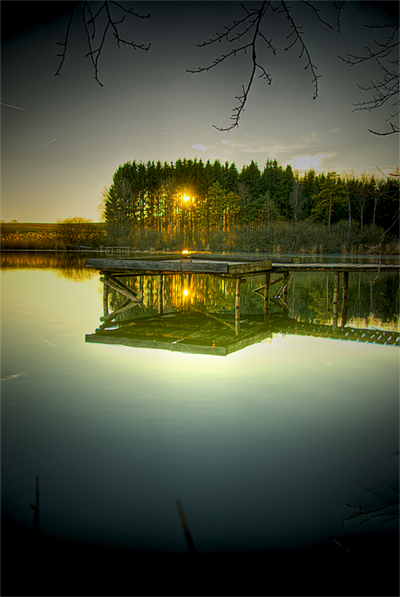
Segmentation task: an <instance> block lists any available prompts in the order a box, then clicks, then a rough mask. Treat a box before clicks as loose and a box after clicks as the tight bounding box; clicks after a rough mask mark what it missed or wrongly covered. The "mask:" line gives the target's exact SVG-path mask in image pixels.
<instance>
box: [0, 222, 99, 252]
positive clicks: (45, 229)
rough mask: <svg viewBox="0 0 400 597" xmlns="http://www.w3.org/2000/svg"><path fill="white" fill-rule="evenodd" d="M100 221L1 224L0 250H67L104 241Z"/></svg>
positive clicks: (97, 245)
mask: <svg viewBox="0 0 400 597" xmlns="http://www.w3.org/2000/svg"><path fill="white" fill-rule="evenodd" d="M105 241H106V225H105V224H104V222H98V223H97V222H96V223H93V222H90V223H83V224H75V223H67V224H64V223H57V224H47V223H19V222H12V223H6V224H1V249H2V250H27V251H29V250H68V249H71V248H73V247H76V246H90V247H100V246H102V245H104V244H106V242H105Z"/></svg>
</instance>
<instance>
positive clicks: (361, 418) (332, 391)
mask: <svg viewBox="0 0 400 597" xmlns="http://www.w3.org/2000/svg"><path fill="white" fill-rule="evenodd" d="M83 260H84V257H81V256H78V255H69V256H68V255H56V254H49V253H48V254H24V253H19V254H11V253H4V254H3V255H2V271H1V281H2V286H1V292H2V359H1V378H2V515H3V517H5V518H7V519H9V520H11V521H15V522H19V523H21V524H23V525H26V527H29V528H30V527H31V526H32V510H31V509H30V507H29V504H31V503H34V500H35V477H36V475H39V479H40V524H41V531H42V533H43V534H47V535H51V536H55V537H62V538H69V539H72V540H74V541H76V540H80V541H83V542H88V543H92V544H93V543H95V544H106V545H124V546H128V547H130V546H132V547H134V548H140V549H143V550H153V551H161V552H170V553H175V552H177V553H178V552H182V553H184V552H186V551H187V546H186V543H185V538H184V534H183V531H182V527H181V523H180V520H179V516H178V511H177V507H176V500H177V499H179V500H180V501H181V503H182V506H183V509H184V512H185V515H186V519H187V522H188V525H189V529H190V532H191V535H192V538H193V541H194V543H195V545H196V547H197V550H198V551H199V552H201V553H214V552H221V551H223V552H235V551H246V550H254V549H266V548H268V549H269V548H287V547H295V546H298V545H311V544H315V543H319V542H321V541H323V540H325V538H326V536H328V537H331V538H336V539H339V538H340V537H342V536H343V533H344V532H346V531H349V532H350V531H351V532H364V529H365V526H367V527H368V529H369V528H375V527H374V523H373V522H371V523H367V525H363V526H362V527H360V526H359V522H360V521H359V520H355V521H350V522H346V524H345V526H344V528H343V524H342V519H344V518H346V517H348V516H349V515H350V514H351V513H352V512H353V510H352V509H351V508H349V506H346V504H347V503H350V504H362V505H364V506H366V507H370V508H375V507H378V506H379V505H380V503H379V500H377V498H376V497H375V496H374V495H373V494H372V493H371V492H368V491H367V490H366V489H365V488H363V487H361V486H360V485H359V482H361V483H363V484H364V485H366V486H367V487H369V488H371V489H372V490H373V491H375V492H376V493H378V494H379V495H381V496H382V497H384V498H385V499H392V498H393V489H391V488H390V486H392V487H393V486H396V487H398V476H399V474H398V466H399V461H398V457H396V456H391V455H393V454H394V453H395V452H396V451H397V450H398V448H399V347H398V346H391V345H382V344H375V343H373V342H364V341H352V340H350V341H343V340H338V339H334V337H331V338H328V337H315V336H313V335H307V334H306V335H295V334H294V333H289V332H287V331H285V330H284V329H283V328H282V329H281V330H280V329H279V325H278V326H277V327H276V328H275V331H273V332H270V333H266V334H265V338H264V339H263V340H260V339H259V338H258V339H257V341H256V342H255V343H254V344H250V345H249V346H247V347H244V348H243V349H242V350H236V351H235V352H233V353H232V354H229V355H228V356H225V357H221V356H214V355H210V354H194V353H188V352H185V350H184V348H183V349H182V352H179V351H178V350H177V349H176V340H177V338H176V337H175V336H174V333H173V331H171V330H170V333H169V334H168V333H165V338H166V341H170V342H171V343H172V342H175V349H174V350H165V349H150V348H137V347H136V348H135V347H131V346H129V347H128V346H119V345H112V344H102V343H96V342H87V341H86V336H87V335H93V334H94V333H95V331H96V329H98V328H99V326H100V323H101V322H100V317H102V316H103V284H102V283H101V282H100V276H99V274H98V272H96V271H94V270H88V269H85V268H84V267H83ZM371 277H372V276H371V274H360V273H357V274H350V283H349V300H348V311H347V324H346V328H347V329H363V330H373V329H378V330H385V331H389V332H394V333H395V334H396V333H397V335H399V332H400V330H399V276H398V274H396V273H394V274H381V276H380V278H379V280H378V281H377V282H376V283H375V284H374V285H373V286H371V285H370V284H369V280H370V279H371ZM193 278H195V277H193ZM128 284H131V285H132V288H134V289H135V290H136V291H137V292H138V293H139V296H140V297H141V298H142V297H143V300H144V304H145V307H143V306H141V305H139V306H137V307H135V308H134V309H132V310H131V311H128V312H125V314H124V315H121V318H122V320H124V318H125V320H127V319H129V317H130V318H133V319H134V318H135V317H136V318H141V317H144V316H149V315H154V316H155V315H156V314H157V278H151V277H142V278H141V279H137V280H135V281H131V282H129V281H128ZM185 284H186V280H185V279H183V277H179V276H174V277H173V278H171V279H170V280H169V281H165V286H164V309H165V311H167V312H168V311H169V312H171V313H173V312H174V311H175V310H176V309H177V308H182V305H183V302H182V301H184V298H183V290H184V288H185ZM257 284H258V285H260V283H259V280H258V281H257V279H255V280H253V281H252V282H250V281H248V282H246V284H244V285H243V286H244V287H246V288H245V289H244V291H243V296H242V307H241V310H242V317H243V319H246V316H249V317H250V316H252V315H254V316H258V315H262V313H263V306H262V305H263V301H262V299H261V298H260V297H259V296H258V295H257V294H256V293H253V292H251V290H252V288H253V289H254V288H256V287H257ZM261 284H262V281H261ZM277 286H278V285H277ZM231 290H232V289H231V287H230V286H229V282H226V281H225V282H222V281H220V280H218V279H216V278H207V277H205V276H198V277H197V278H196V281H193V280H192V282H191V287H190V291H191V293H192V300H191V305H192V306H194V307H195V308H196V311H199V312H204V311H208V312H209V313H214V314H215V313H217V314H218V313H219V314H226V315H227V316H228V317H229V315H230V314H232V313H233V306H234V298H233V295H232V294H231ZM332 294H333V276H332V275H331V274H329V275H327V274H326V273H312V274H306V273H298V274H296V275H295V276H294V278H293V279H292V280H291V286H290V289H289V294H288V307H289V311H288V313H286V316H287V317H289V318H292V319H297V320H298V321H303V322H306V323H309V324H311V323H316V322H317V323H319V324H321V325H324V326H328V325H332ZM118 300H119V299H118V296H117V295H116V294H115V293H114V294H111V295H110V298H109V305H110V310H111V309H114V308H117V307H118V306H120V303H121V301H120V303H118ZM122 302H123V301H122ZM274 309H275V312H276V317H280V309H279V306H274V307H273V308H272V310H274ZM340 309H341V307H340V306H339V313H340ZM210 325H211V324H210ZM133 327H134V326H131V328H133ZM227 330H228V331H229V328H227ZM310 330H311V328H310V329H309V334H311V331H310ZM196 333H198V334H200V331H199V326H197V332H196ZM332 336H334V335H333V334H332ZM168 337H169V340H168ZM193 337H194V336H193ZM149 338H150V339H151V329H150V331H149ZM178 340H179V338H178ZM193 343H196V342H195V341H193V342H192V344H193ZM368 525H370V526H368ZM375 526H376V525H375Z"/></svg>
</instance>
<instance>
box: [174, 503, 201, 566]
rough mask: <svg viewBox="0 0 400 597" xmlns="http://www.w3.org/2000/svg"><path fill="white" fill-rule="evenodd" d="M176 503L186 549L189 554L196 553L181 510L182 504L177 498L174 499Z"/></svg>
mask: <svg viewBox="0 0 400 597" xmlns="http://www.w3.org/2000/svg"><path fill="white" fill-rule="evenodd" d="M176 505H177V508H178V513H179V518H180V519H181V523H182V528H183V532H184V533H185V539H186V543H187V546H188V550H189V553H190V555H196V554H197V550H196V548H195V545H194V543H193V539H192V535H191V534H190V532H189V528H188V525H187V522H186V518H185V514H184V512H183V508H182V504H181V502H180V501H179V500H176Z"/></svg>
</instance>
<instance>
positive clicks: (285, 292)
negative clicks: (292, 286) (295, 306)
mask: <svg viewBox="0 0 400 597" xmlns="http://www.w3.org/2000/svg"><path fill="white" fill-rule="evenodd" d="M283 282H284V283H285V282H286V284H285V285H284V287H283V296H282V300H283V302H284V303H285V304H286V305H287V302H288V283H289V272H285V274H284V277H283Z"/></svg>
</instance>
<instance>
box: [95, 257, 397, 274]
mask: <svg viewBox="0 0 400 597" xmlns="http://www.w3.org/2000/svg"><path fill="white" fill-rule="evenodd" d="M85 266H86V267H91V268H94V269H97V270H99V271H102V272H110V273H113V274H114V275H115V274H126V275H144V274H147V275H151V274H162V273H163V274H168V273H173V274H175V273H188V274H195V273H197V274H225V275H227V276H229V277H233V278H235V277H238V276H240V277H247V276H254V275H258V274H262V273H264V272H269V273H271V274H273V273H285V272H287V273H289V272H290V273H295V272H310V271H324V272H378V271H381V272H389V271H393V272H395V271H397V272H400V265H391V264H390V265H389V264H385V263H382V264H378V263H294V262H293V260H292V259H290V258H287V259H284V260H276V261H272V260H261V259H259V258H258V259H257V257H253V258H245V259H240V258H238V257H231V256H225V255H215V256H212V255H201V254H189V255H188V256H186V257H185V256H183V255H182V256H168V257H167V258H161V257H156V258H151V257H150V258H147V259H111V258H104V259H102V258H92V259H85Z"/></svg>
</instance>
